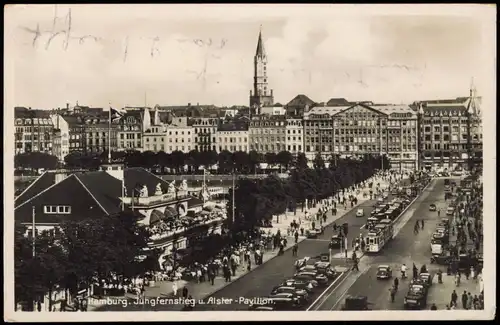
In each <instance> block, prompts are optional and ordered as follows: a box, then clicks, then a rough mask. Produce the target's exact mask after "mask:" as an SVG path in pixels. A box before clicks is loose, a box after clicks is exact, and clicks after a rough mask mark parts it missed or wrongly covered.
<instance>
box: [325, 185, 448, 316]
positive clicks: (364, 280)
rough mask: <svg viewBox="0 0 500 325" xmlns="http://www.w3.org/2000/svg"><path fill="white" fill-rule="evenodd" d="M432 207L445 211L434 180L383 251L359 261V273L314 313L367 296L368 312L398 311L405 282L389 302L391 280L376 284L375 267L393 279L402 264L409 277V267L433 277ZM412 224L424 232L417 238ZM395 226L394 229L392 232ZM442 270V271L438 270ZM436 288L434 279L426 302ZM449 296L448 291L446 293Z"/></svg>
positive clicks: (441, 190)
mask: <svg viewBox="0 0 500 325" xmlns="http://www.w3.org/2000/svg"><path fill="white" fill-rule="evenodd" d="M432 203H434V204H436V206H437V207H438V208H441V209H444V208H445V207H446V205H445V201H444V181H443V180H434V181H432V183H431V184H430V185H429V187H428V188H427V189H426V190H425V192H424V194H423V195H422V196H421V197H419V198H418V199H417V200H416V201H415V203H414V204H413V205H412V206H411V207H410V208H409V209H408V210H407V211H406V213H405V215H403V216H402V217H401V219H400V220H401V221H400V223H401V222H404V221H406V220H407V223H406V224H404V225H403V226H402V227H400V231H399V233H398V234H397V236H396V237H395V238H394V239H393V241H392V242H391V243H390V244H389V245H388V246H387V247H385V248H384V250H383V251H382V253H381V254H380V255H378V256H365V257H364V258H363V259H361V261H360V264H359V268H360V271H359V272H354V271H353V272H352V273H351V274H350V276H349V277H348V279H346V280H345V281H344V283H343V285H339V288H338V289H337V290H335V291H334V292H333V293H332V294H331V295H330V296H329V297H328V299H326V300H325V302H324V303H323V304H322V305H321V306H320V308H319V309H318V310H341V308H342V305H343V303H344V300H345V297H346V296H347V295H352V296H362V295H364V296H367V297H368V302H369V303H370V305H369V309H372V310H402V309H403V299H404V296H405V294H406V292H407V290H408V284H409V282H410V280H409V278H408V279H405V280H400V283H399V290H398V292H397V294H396V299H395V302H394V303H392V302H391V300H390V295H389V289H390V288H391V287H392V285H393V280H392V279H390V280H377V278H376V273H377V267H378V265H381V264H388V265H390V266H391V267H392V269H393V276H394V277H396V276H397V277H400V268H401V265H402V264H403V263H405V264H406V265H407V267H408V271H409V277H411V268H412V265H413V263H415V265H416V266H417V268H418V269H420V267H421V266H422V265H423V264H425V265H426V267H427V269H428V270H429V271H430V273H431V274H435V272H436V271H437V270H438V268H439V266H438V265H436V264H430V256H431V253H430V240H431V235H432V233H433V231H434V229H435V228H436V225H437V220H438V216H437V212H430V211H429V205H430V204H432ZM416 220H424V229H423V230H420V231H419V233H418V234H414V232H413V229H414V225H415V222H416ZM397 231H398V226H396V227H395V232H397ZM441 268H442V269H443V270H444V268H443V267H441ZM437 286H443V284H441V285H440V284H437V279H434V281H433V285H432V287H431V289H430V293H429V302H430V301H431V298H432V295H433V292H436V291H440V289H439V288H437ZM450 292H451V291H450Z"/></svg>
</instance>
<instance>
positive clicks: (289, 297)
mask: <svg viewBox="0 0 500 325" xmlns="http://www.w3.org/2000/svg"><path fill="white" fill-rule="evenodd" d="M267 299H268V300H271V301H273V302H274V310H297V309H299V308H300V307H301V304H300V298H299V297H298V296H297V295H294V294H292V293H278V294H275V295H270V296H269V297H267Z"/></svg>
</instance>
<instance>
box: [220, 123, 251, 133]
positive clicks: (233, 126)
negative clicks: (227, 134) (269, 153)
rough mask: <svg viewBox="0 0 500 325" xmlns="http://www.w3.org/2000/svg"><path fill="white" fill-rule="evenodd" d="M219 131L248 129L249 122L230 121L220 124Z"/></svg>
mask: <svg viewBox="0 0 500 325" xmlns="http://www.w3.org/2000/svg"><path fill="white" fill-rule="evenodd" d="M217 131H248V123H242V122H229V123H223V124H219V126H218V127H217Z"/></svg>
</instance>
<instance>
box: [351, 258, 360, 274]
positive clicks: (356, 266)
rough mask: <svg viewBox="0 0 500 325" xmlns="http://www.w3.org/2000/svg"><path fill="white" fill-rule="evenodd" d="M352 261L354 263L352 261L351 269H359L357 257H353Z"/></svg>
mask: <svg viewBox="0 0 500 325" xmlns="http://www.w3.org/2000/svg"><path fill="white" fill-rule="evenodd" d="M353 262H354V263H353V267H352V269H353V270H356V271H359V268H358V260H357V259H355V260H354V261H353Z"/></svg>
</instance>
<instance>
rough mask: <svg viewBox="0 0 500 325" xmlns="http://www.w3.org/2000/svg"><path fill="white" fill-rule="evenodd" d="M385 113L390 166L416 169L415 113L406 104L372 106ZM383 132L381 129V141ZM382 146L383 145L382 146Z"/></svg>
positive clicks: (416, 129)
mask: <svg viewBox="0 0 500 325" xmlns="http://www.w3.org/2000/svg"><path fill="white" fill-rule="evenodd" d="M372 107H373V108H374V109H376V110H378V111H381V112H383V113H385V114H387V130H386V136H387V143H386V146H385V147H386V148H387V149H386V151H385V152H384V153H386V154H387V157H388V158H389V159H390V161H391V168H393V169H399V170H413V169H418V123H417V122H418V120H417V113H416V112H415V111H413V110H412V109H411V108H410V107H409V106H407V105H383V106H377V105H374V106H372ZM383 139H384V132H383V131H382V141H383ZM382 148H384V146H382Z"/></svg>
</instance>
